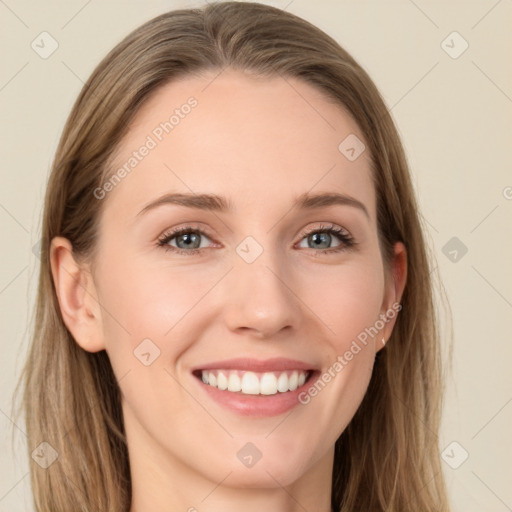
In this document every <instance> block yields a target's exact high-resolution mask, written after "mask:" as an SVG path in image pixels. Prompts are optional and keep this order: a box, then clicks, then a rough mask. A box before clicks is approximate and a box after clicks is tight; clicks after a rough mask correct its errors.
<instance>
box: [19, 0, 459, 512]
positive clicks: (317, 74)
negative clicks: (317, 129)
mask: <svg viewBox="0 0 512 512" xmlns="http://www.w3.org/2000/svg"><path fill="white" fill-rule="evenodd" d="M227 66H229V67H230V68H233V69H238V70H243V71H245V72H251V73H254V74H256V75H260V76H264V77H265V76H268V77H270V76H278V75H279V76H282V77H283V78H286V77H295V78H298V79H301V80H304V81H306V82H308V83H309V84H312V85H313V86H315V87H316V88H317V89H319V90H320V91H322V92H323V93H324V94H325V96H326V97H328V98H330V99H331V100H332V101H333V102H334V103H336V104H338V105H343V106H344V107H345V109H347V110H348V112H350V114H351V115H352V116H353V118H354V119H355V120H356V122H357V123H358V125H359V127H360V129H361V131H362V133H363V134H364V137H365V142H366V144H367V149H368V150H369V153H370V155H371V158H372V173H373V180H374V184H375V191H376V196H377V214H378V229H379V239H380V243H381V247H382V249H383V259H384V262H385V263H386V264H389V263H390V260H391V256H392V250H393V244H394V243H395V242H397V241H402V242H403V243H404V244H405V246H406V249H407V256H408V258H407V259H408V269H409V271H408V280H407V285H406V287H405V291H404V294H403V296H402V300H401V303H402V310H401V312H400V314H399V316H398V319H397V322H396V324H395V328H394V330H393V333H392V336H391V339H390V340H389V341H388V342H387V345H386V347H385V349H383V350H381V351H379V352H378V354H377V356H376V361H375V367H374V371H373V375H372V378H371V382H370V385H369V388H368V391H367V393H366V395H365V397H364V399H363V402H362V404H361V406H360V407H359V409H358V411H357V412H356V414H355V416H354V418H353V419H352V421H351V422H350V424H349V425H348V427H347V428H346V429H345V431H344V432H343V433H342V435H341V436H340V438H339V439H338V440H337V442H336V446H335V459H334V469H333V475H332V478H333V489H332V505H333V509H334V510H336V511H345V512H348V511H362V510H365V511H372V512H377V511H387V512H393V511H394V512H404V511H406V510H414V511H415V512H418V511H425V512H426V511H433V510H436V511H438V512H441V511H443V512H444V511H448V509H449V507H448V500H447V497H446V490H445V484H444V480H443V474H442V468H441V464H440V457H439V449H438V448H439V447H438V437H437V436H438V431H439V423H440V415H441V399H442V387H443V386H442V383H443V374H442V369H441V351H440V334H439V328H438V325H437V321H438V319H437V312H436V309H435V307H434V302H433V301H434V291H435V290H434V284H435V283H434V281H433V280H432V278H431V270H430V268H429V262H430V261H431V255H430V254H428V252H427V245H426V243H425V237H424V232H423V223H422V221H421V220H420V214H419V211H418V207H417V203H416V199H415V195H414V191H413V187H412V184H411V179H410V175H409V169H408V165H407V162H406V158H405V156H404V152H403V148H402V145H401V143H400V139H399V136H398V133H397V130H396V128H395V126H394V123H393V121H392V119H391V116H390V114H389V112H388V110H387V108H386V106H385V104H384V102H383V100H382V98H381V96H380V94H379V93H378V91H377V89H376V87H375V85H374V84H373V82H372V80H371V79H370V78H369V76H368V75H367V73H366V72H365V71H364V70H363V69H362V68H361V66H360V65H358V64H357V63H356V62H355V61H354V59H353V58H352V57H351V56H350V55H349V54H348V53H347V52H346V51H345V50H344V49H342V48H341V47H340V46H339V44H338V43H337V42H336V41H334V40H333V39H332V38H331V37H329V36H328V35H326V34H325V33H324V32H322V31H321V30H319V29H318V28H316V27H315V26H313V25H312V24H310V23H308V22H307V21H305V20H303V19H301V18H299V17H297V16H295V15H292V14H290V13H287V12H285V11H282V10H280V9H277V8H274V7H269V6H265V5H262V4H257V3H249V2H242V3H240V2H219V3H214V4H211V5H207V6H206V7H205V8H202V9H187V10H175V11H171V12H168V13H165V14H162V15H160V16H158V17H156V18H154V19H152V20H150V21H149V22H147V23H145V24H144V25H142V26H141V27H139V28H138V29H136V30H135V31H134V32H132V33H131V34H129V35H128V36H127V37H126V38H125V39H124V40H123V41H121V42H120V43H119V44H118V45H117V46H116V47H115V48H114V49H113V50H112V51H110V53H109V54H108V55H107V56H106V57H105V58H104V59H103V60H102V62H101V63H100V64H99V65H98V66H97V68H96V69H95V70H94V72H93V73H92V75H91V77H90V78H89V80H88V81H87V83H86V84H85V86H84V87H83V89H82V91H81V93H80V95H79V97H78V99H77V100H76V103H75V105H74V106H73V109H72V111H71V114H70V115H69V118H68V120H67V123H66V125H65V128H64V131H63V133H62V137H61V139H60V143H59V146H58V149H57V152H56V156H55V159H54V162H53V167H52V171H51V175H50V177H49V182H48V186H47V192H46V198H45V203H44V215H43V226H42V245H41V267H40V274H39V285H38V294H37V303H36V310H35V325H34V328H33V336H32V342H31V347H30V353H29V357H28V360H27V362H26V366H25V368H24V371H23V375H22V378H21V379H20V384H21V383H22V385H23V389H24V396H23V407H24V412H25V416H26V425H27V434H28V440H29V443H28V444H29V451H30V452H32V450H34V448H35V447H37V446H38V445H39V444H40V443H41V442H47V443H49V445H51V447H52V448H53V449H54V450H55V451H56V453H57V454H58V459H57V461H56V462H54V463H53V464H51V465H50V466H49V467H48V468H47V469H44V468H42V467H40V466H39V465H38V464H36V463H35V462H32V460H31V469H30V471H31V482H32V489H33V495H34V501H35V507H36V510H37V511H40V512H43V511H44V512H47V511H50V510H51V511H52V512H58V511H62V512H70V511H78V510H80V511H87V512H89V511H110V510H112V511H128V510H129V508H130V499H131V482H130V468H129V459H128V452H127V446H126V439H125V434H124V427H123V416H122V411H121V406H120V392H119V387H118V383H117V381H116V378H115V376H114V373H113V371H112V368H111V365H110V362H109V359H108V357H107V355H106V352H105V351H101V352H97V353H89V352H86V351H84V350H83V349H81V348H80V347H79V346H78V344H77V343H76V342H75V341H74V339H73V337H72V336H71V334H70V332H69V331H68V330H67V328H66V326H65V324H64V322H63V319H62V316H61V313H60V309H59V304H58V301H57V296H56V291H55V286H54V283H53V279H52V275H51V267H50V261H49V246H50V242H51V240H52V238H53V237H55V236H63V237H65V238H67V239H69V240H70V242H71V243H72V245H73V250H74V253H75V255H76V256H77V257H83V258H93V256H94V250H95V248H96V239H97V237H96V235H97V229H98V219H99V216H100V213H101V210H100V207H101V205H102V204H103V203H104V201H98V200H94V198H93V190H94V189H96V188H97V187H99V186H101V185H102V183H103V182H104V181H103V180H104V179H105V176H106V173H107V172H109V162H110V159H111V158H112V155H113V154H114V151H115V149H116V148H117V147H118V145H119V142H120V141H121V139H122V137H123V136H124V134H125V133H126V131H127V128H128V126H129V125H130V122H131V121H132V120H133V118H134V116H135V115H136V113H137V112H138V110H139V109H140V107H141V105H143V104H144V102H145V101H147V100H148V98H149V97H150V96H151V95H152V94H153V93H154V92H155V91H156V90H157V89H158V88H159V87H161V86H162V85H164V84H165V83H167V82H169V81H172V80H174V79H176V78H177V77H179V76H183V75H186V74H192V73H196V72H197V73H199V72H201V71H206V70H212V71H217V72H220V71H221V70H222V69H224V68H226V67H227ZM107 200H108V199H107ZM91 397H93V398H91ZM52 453H53V452H52Z"/></svg>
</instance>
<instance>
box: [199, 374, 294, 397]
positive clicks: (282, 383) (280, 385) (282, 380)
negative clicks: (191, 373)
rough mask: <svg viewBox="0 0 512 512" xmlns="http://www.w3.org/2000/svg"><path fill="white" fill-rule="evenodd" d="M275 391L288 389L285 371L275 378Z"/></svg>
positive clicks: (282, 391)
mask: <svg viewBox="0 0 512 512" xmlns="http://www.w3.org/2000/svg"><path fill="white" fill-rule="evenodd" d="M206 384H208V383H206ZM277 391H280V392H281V393H284V392H285V391H288V375H286V373H281V375H279V379H277Z"/></svg>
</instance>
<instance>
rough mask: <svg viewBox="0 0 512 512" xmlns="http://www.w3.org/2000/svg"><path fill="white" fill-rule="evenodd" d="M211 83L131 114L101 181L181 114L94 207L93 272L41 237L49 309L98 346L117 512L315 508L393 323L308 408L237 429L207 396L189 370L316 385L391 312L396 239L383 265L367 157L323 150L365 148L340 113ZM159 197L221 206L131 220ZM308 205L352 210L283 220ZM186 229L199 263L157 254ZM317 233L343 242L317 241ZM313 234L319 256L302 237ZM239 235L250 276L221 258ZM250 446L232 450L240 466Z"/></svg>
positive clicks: (191, 81)
mask: <svg viewBox="0 0 512 512" xmlns="http://www.w3.org/2000/svg"><path fill="white" fill-rule="evenodd" d="M216 74H217V73H212V74H204V75H203V76H201V77H187V78H183V79H180V80H179V81H174V82H172V83H170V84H168V85H166V86H165V87H163V88H162V89H161V90H159V91H158V92H157V93H156V94H155V95H154V96H153V97H151V98H150V100H149V101H148V102H147V103H146V104H145V105H144V107H143V108H142V110H141V111H139V113H138V114H137V116H136V120H135V122H134V123H133V124H132V126H131V129H130V132H129V133H128V134H127V136H126V137H125V138H124V140H123V142H122V143H121V145H120V147H119V150H118V153H117V156H116V162H115V165H114V167H113V169H117V168H118V167H119V166H122V165H123V164H124V163H125V162H126V161H127V160H128V159H129V157H130V155H131V154H132V152H133V151H134V150H137V149H138V148H139V147H140V146H141V145H142V144H143V143H144V141H145V140H146V138H147V136H148V135H149V134H151V133H152V132H153V130H154V129H155V127H156V126H158V125H159V124H160V123H161V122H162V121H164V120H167V119H168V118H169V115H170V113H172V111H173V110H174V108H176V107H179V106H180V105H183V104H184V103H186V101H187V99H188V98H189V97H190V96H194V97H195V98H196V99H197V101H198V104H197V106H196V107H195V108H194V109H192V110H191V112H190V114H188V115H187V116H186V117H184V118H183V119H180V122H179V124H178V125H177V126H175V127H174V129H173V130H172V132H170V133H169V134H166V135H165V136H164V137H163V138H162V141H160V142H159V143H158V144H157V146H156V147H155V148H154V149H152V150H151V151H150V152H149V154H148V155H147V156H146V157H145V158H144V159H142V160H141V161H140V163H138V164H137V167H136V168H135V169H134V170H133V171H132V172H131V173H130V174H128V175H127V176H126V177H125V178H124V179H123V180H122V181H121V183H120V184H118V185H117V186H116V187H115V188H114V190H112V191H110V192H109V193H108V194H107V195H106V197H105V199H103V200H102V201H103V203H102V207H104V211H103V212H102V215H101V218H100V225H99V238H98V241H97V243H98V255H97V258H96V261H95V262H94V267H93V268H92V267H89V266H88V265H87V263H86V262H81V263H79V262H77V261H76V260H75V259H74V258H73V255H72V253H71V250H70V249H71V246H70V244H69V242H68V241H67V240H66V239H64V238H61V237H57V238H55V239H54V240H53V241H52V248H51V262H52V271H53V275H54V279H55V283H56V289H57V294H58V297H59V304H60V307H61V311H62V314H63V318H64V321H65V323H66V325H67V327H68V328H69V330H70V331H71V333H72V334H73V336H74V338H75V339H76V341H77V343H78V344H79V345H80V346H81V347H82V348H84V349H85V350H87V351H90V352H96V351H99V350H103V349H105V350H106V351H107V353H108V355H109V358H110V360H111V362H112V366H113V369H114V372H115V375H116V377H117V378H118V380H119V381H120V382H119V385H120V388H121V392H122V408H123V414H124V421H125V428H126V434H127V440H128V451H129V457H130V464H131V476H132V485H133V500H132V506H131V512H143V511H146V510H151V511H153V512H163V511H166V512H168V511H169V510H182V511H187V510H198V511H201V512H203V511H204V512H218V511H222V512H232V511H239V510H244V511H245V512H256V511H258V512H259V511H261V510H273V511H287V512H295V511H299V510H315V511H318V512H328V511H330V510H331V504H330V498H331V475H332V470H333V454H334V443H335V441H336V439H337V438H338V437H339V435H340V434H341V433H342V431H343V430H344V428H345V427H346V425H347V424H348V422H349V421H350V420H351V418H352V417H353V415H354V414H355V412H356V410H357V408H358V406H359V405H360V403H361V400H362V398H363V396H364V394H365V392H366V389H367V386H368V383H369V379H370V377H371V372H372V368H373V363H374V358H375V354H376V352H377V351H378V350H381V349H382V347H383V344H382V342H381V340H382V338H384V339H385V340H388V339H389V337H390V335H391V331H392V329H393V326H394V324H395V321H396V316H395V317H394V318H393V319H391V320H389V321H388V322H386V323H385V325H384V326H383V327H382V329H379V333H378V335H375V336H371V337H369V338H368V343H367V344H366V345H364V346H363V345H361V347H362V348H361V350H360V351H359V352H358V353H357V354H356V355H354V357H353V358H352V359H351V360H350V361H348V362H347V364H346V366H345V367H344V368H343V370H342V371H340V372H338V373H337V374H336V376H335V377H334V378H333V379H332V380H330V382H329V383H328V384H327V385H326V386H325V388H323V389H322V390H321V391H320V392H319V393H318V394H317V395H316V396H315V397H313V398H312V399H311V400H310V401H309V402H308V403H307V404H298V405H295V406H293V407H292V408H291V409H290V410H288V411H286V412H284V413H279V414H266V415H261V416H255V415H252V416H250V415H249V416H248V415H243V414H241V413H240V412H239V411H237V410H235V409H233V408H230V407H227V406H225V405H224V404H222V403H219V402H218V401H216V400H214V399H212V398H211V396H210V394H209V393H208V392H207V391H206V390H205V388H207V387H208V385H207V384H205V383H203V382H202V381H201V380H200V379H199V378H197V377H196V376H195V375H194V374H193V373H192V370H194V369H197V368H201V366H205V365H206V364H208V363H211V362H215V361H220V360H226V359H232V358H238V357H244V358H252V359H257V360H266V359H270V358H275V357H284V358H289V359H293V360H299V361H303V362H306V363H307V364H309V365H311V368H312V369H315V370H316V371H317V372H316V373H315V379H317V378H318V377H319V376H320V375H321V374H323V373H324V372H326V371H327V370H328V369H329V368H330V367H332V366H333V363H334V362H335V361H336V360H337V357H338V356H339V355H343V354H344V353H345V352H346V351H347V350H349V348H350V346H351V343H352V342H353V340H355V339H356V338H357V336H358V334H360V333H361V332H362V331H364V329H365V328H369V327H371V326H373V325H375V323H376V320H378V319H379V315H382V314H385V313H386V311H387V310H389V308H392V305H393V304H396V303H397V302H399V300H400V297H401V295H402V292H403V289H404V286H405V282H406V254H405V248H404V246H403V245H402V244H401V243H397V244H396V246H395V256H394V259H393V261H392V264H391V265H390V266H389V267H384V265H383V261H382V254H381V251H380V247H379V243H378V237H377V218H376V197H375V191H374V186H373V184H372V181H371V170H370V160H369V155H368V151H366V152H365V153H363V154H362V155H361V156H360V157H359V158H357V159H356V160H355V161H349V160H348V159H347V158H346V157H345V156H344V155H343V154H342V153H341V152H340V151H339V150H338V145H339V144H340V142H341V141H342V140H343V139H345V138H346V137H347V136H348V135H349V134H352V133H353V134H356V135H357V136H358V137H359V138H360V139H361V140H364V137H363V136H362V134H361V132H360V130H359V128H358V126H357V125H356V123H355V122H354V121H353V120H352V119H351V117H350V116H349V115H348V114H347V113H346V112H345V111H344V110H343V109H341V108H339V107H335V106H333V104H332V103H331V102H329V101H328V100H327V99H326V98H324V96H323V95H322V94H321V93H320V92H318V91H317V90H316V89H315V88H313V87H312V86H310V85H309V84H306V83H303V82H301V81H298V80H294V79H289V78H288V79H287V81H288V82H289V83H288V82H287V81H285V80H283V79H282V78H272V79H270V78H265V79H262V78H259V79H255V78H252V77H248V76H245V75H244V74H242V73H241V72H238V71H233V70H227V71H224V72H223V73H222V74H220V75H219V76H218V77H217V78H216V79H215V80H213V82H212V79H213V77H214V76H215V75H216ZM290 84H292V85H293V88H292V87H291V85H290ZM207 85H208V87H206V86H207ZM305 100H307V101H305ZM116 165H117V167H116ZM170 192H180V193H192V192H193V193H195V194H202V193H208V194H217V195H219V196H223V197H225V198H226V199H227V200H229V201H230V202H231V203H232V205H233V208H234V209H233V210H226V211H208V210H200V209H197V208H191V207H185V206H180V205H176V204H164V205H160V206H158V207H154V208H151V209H148V210H147V211H146V212H145V213H143V214H140V215H138V214H139V212H140V211H141V210H142V209H143V208H144V207H145V206H146V205H148V204H149V203H151V202H152V201H155V200H156V199H158V198H159V197H161V196H162V195H163V194H165V193H170ZM324 192H338V193H340V194H344V195H347V196H350V197H351V198H354V199H356V200H357V201H359V202H360V203H362V204H363V205H364V207H365V209H366V211H367V214H366V213H365V212H364V211H363V209H362V208H360V207H355V206H353V205H351V204H331V205H328V206H321V207H317V208H312V209H299V208H298V207H294V201H295V200H296V198H297V197H298V196H299V195H301V194H304V193H309V194H317V193H324ZM91 200H98V199H95V198H92V197H91ZM189 224H192V225H193V228H194V229H195V230H196V231H195V232H196V233H197V231H200V233H201V234H200V235H198V236H199V238H198V239H196V240H198V242H197V245H195V246H194V248H195V247H199V246H200V249H199V252H198V253H195V254H190V253H189V254H179V253H177V252H174V251H173V250H172V249H175V250H176V249H177V248H181V249H182V250H183V251H184V252H185V251H187V250H188V251H190V249H187V244H186V243H184V240H185V238H184V237H183V235H182V236H181V238H180V237H179V236H178V237H177V238H176V237H175V238H174V239H173V240H172V241H168V242H167V247H168V248H169V249H170V250H165V248H164V247H161V246H158V240H159V238H162V235H165V234H166V233H167V232H169V230H170V229H172V228H174V227H180V226H187V225H189ZM326 225H327V227H331V226H332V225H334V226H335V227H337V228H338V227H339V228H342V229H343V233H347V232H348V233H349V234H350V236H351V237H352V238H353V239H354V240H355V241H356V242H357V243H356V245H355V246H352V247H344V244H345V242H344V241H343V240H342V239H339V238H338V236H337V235H336V234H331V236H330V238H329V235H328V234H326V233H325V226H326ZM320 227H323V228H324V229H323V231H322V230H320V229H319V228H320ZM315 229H316V230H319V231H320V242H322V241H324V244H322V243H320V248H317V247H316V246H315V240H312V238H314V237H312V236H309V237H308V235H307V234H305V231H314V230H315ZM322 233H324V235H323V236H324V238H322ZM248 236H250V237H252V238H253V239H254V240H255V241H256V242H257V244H258V246H257V247H261V249H262V252H261V254H260V255H259V256H258V257H257V258H256V259H255V260H254V261H252V262H251V263H248V262H247V260H246V259H244V258H243V257H242V256H241V255H243V254H244V252H237V247H238V246H239V245H240V244H241V242H243V241H244V240H245V238H246V237H248ZM317 236H318V235H317ZM251 243H253V242H251ZM317 244H318V242H317ZM169 246H170V247H169ZM189 246H190V245H189ZM340 246H341V247H342V250H340V251H338V252H330V253H328V252H326V251H327V250H329V249H330V248H336V247H340ZM241 247H243V248H244V249H245V252H247V251H248V252H249V253H251V251H252V253H253V254H254V251H255V250H256V249H255V247H256V246H255V245H250V244H249V245H245V243H244V244H242V246H241ZM148 338H149V339H150V340H151V343H152V345H145V347H146V348H145V353H146V354H147V353H148V351H150V353H151V354H154V353H155V348H154V347H155V346H156V347H158V350H159V351H160V353H159V356H158V357H157V358H156V359H155V360H154V361H153V362H152V363H151V364H150V365H147V366H146V365H145V364H142V363H141V361H140V360H139V359H138V358H137V357H135V356H134V350H136V348H137V347H138V346H139V345H140V344H141V342H142V340H144V339H148ZM148 347H149V348H148ZM147 357H148V356H146V358H147ZM312 382H313V380H312V381H308V382H306V384H305V386H306V387H309V386H310V385H311V383H312ZM222 393H224V395H225V394H228V393H232V392H230V391H228V390H225V391H222ZM239 395H240V392H239V393H238V396H239ZM246 396H247V395H246ZM270 398H271V397H265V396H264V395H261V396H258V397H256V399H257V400H263V401H264V400H269V399H270ZM246 443H252V445H254V447H255V448H256V449H257V451H258V452H259V453H260V454H261V458H260V460H259V461H257V463H255V464H254V465H253V466H252V467H248V466H246V465H245V464H244V463H242V462H241V459H240V457H239V456H237V454H238V452H239V451H240V450H241V449H242V447H244V446H245V445H246ZM252 445H250V446H252ZM254 447H252V448H246V450H247V449H250V450H253V451H252V452H251V454H252V455H254V453H256V452H255V451H254ZM244 453H245V452H244Z"/></svg>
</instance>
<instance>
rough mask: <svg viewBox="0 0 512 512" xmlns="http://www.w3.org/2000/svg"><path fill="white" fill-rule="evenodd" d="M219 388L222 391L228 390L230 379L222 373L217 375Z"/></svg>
mask: <svg viewBox="0 0 512 512" xmlns="http://www.w3.org/2000/svg"><path fill="white" fill-rule="evenodd" d="M217 387H218V388H219V389H222V390H224V389H228V379H227V378H226V376H225V375H224V374H223V373H222V372H219V374H218V375H217Z"/></svg>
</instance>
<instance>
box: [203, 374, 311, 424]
mask: <svg viewBox="0 0 512 512" xmlns="http://www.w3.org/2000/svg"><path fill="white" fill-rule="evenodd" d="M317 373H318V372H312V374H311V375H310V377H309V379H307V380H306V382H305V383H304V384H303V385H302V386H300V387H299V388H297V389H296V390H295V391H287V392H286V393H280V392H277V393H276V394H275V395H244V394H243V393H241V392H236V393H234V392H232V391H226V390H221V389H218V388H215V387H213V386H209V385H208V384H205V383H204V382H203V381H202V380H200V379H199V378H197V377H194V379H195V380H196V381H197V382H198V384H199V385H200V386H201V387H202V388H203V389H204V391H205V392H206V393H207V394H208V396H209V397H210V398H212V399H213V400H215V401H216V402H217V403H218V404H220V405H221V406H223V407H226V408H228V409H230V410H232V411H234V412H236V413H238V414H240V415H242V416H253V417H260V418H263V417H268V416H278V415H279V414H283V413H285V412H288V411H289V410H291V409H293V408H294V407H295V406H297V405H300V404H301V402H299V395H300V393H301V392H303V391H305V390H306V389H307V388H309V387H310V386H311V383H312V382H313V381H314V380H315V378H316V376H317Z"/></svg>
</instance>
